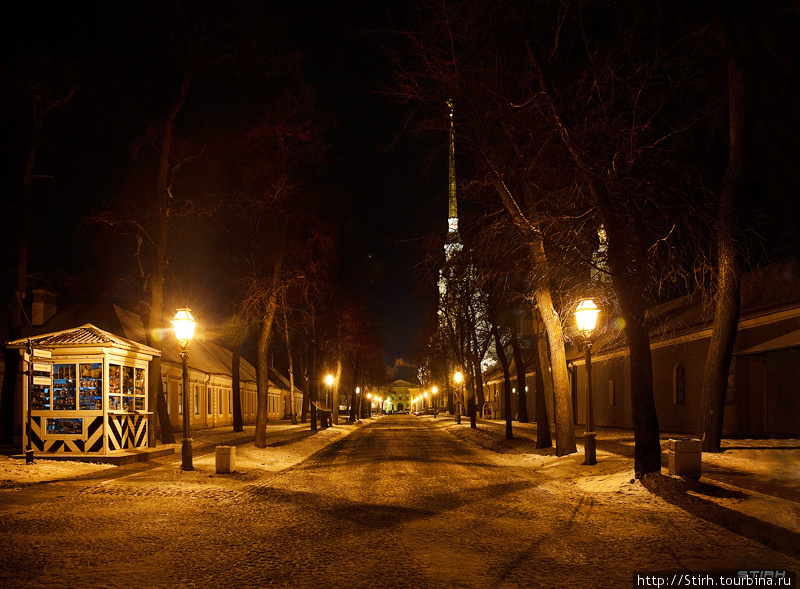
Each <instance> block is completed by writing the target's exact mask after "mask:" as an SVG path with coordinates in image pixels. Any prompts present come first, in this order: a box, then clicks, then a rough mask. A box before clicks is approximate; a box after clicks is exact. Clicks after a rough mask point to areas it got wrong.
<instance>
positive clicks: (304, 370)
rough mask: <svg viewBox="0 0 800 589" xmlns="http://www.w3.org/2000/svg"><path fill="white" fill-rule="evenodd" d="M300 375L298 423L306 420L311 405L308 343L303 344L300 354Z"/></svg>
mask: <svg viewBox="0 0 800 589" xmlns="http://www.w3.org/2000/svg"><path fill="white" fill-rule="evenodd" d="M300 362H301V363H302V366H301V368H300V374H302V375H303V407H302V409H301V412H300V423H306V421H307V420H308V410H309V407H310V405H311V394H310V393H311V391H310V389H309V386H308V342H306V343H305V344H303V348H302V354H300Z"/></svg>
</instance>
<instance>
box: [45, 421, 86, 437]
mask: <svg viewBox="0 0 800 589" xmlns="http://www.w3.org/2000/svg"><path fill="white" fill-rule="evenodd" d="M47 433H48V434H51V435H76V436H82V435H83V419H81V418H80V417H70V418H65V417H48V418H47Z"/></svg>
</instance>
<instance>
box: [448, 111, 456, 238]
mask: <svg viewBox="0 0 800 589" xmlns="http://www.w3.org/2000/svg"><path fill="white" fill-rule="evenodd" d="M447 109H448V111H449V115H450V160H449V162H448V170H449V172H450V190H449V194H450V214H449V216H448V219H456V229H455V231H458V204H457V202H456V131H455V126H454V123H453V101H452V100H448V101H447ZM451 231H453V229H451Z"/></svg>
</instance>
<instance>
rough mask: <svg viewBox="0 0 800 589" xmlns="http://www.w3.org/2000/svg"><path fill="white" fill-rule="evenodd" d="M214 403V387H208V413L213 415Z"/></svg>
mask: <svg viewBox="0 0 800 589" xmlns="http://www.w3.org/2000/svg"><path fill="white" fill-rule="evenodd" d="M213 404H214V389H213V388H211V387H208V388H206V413H207V414H208V415H211V406H212V405H213Z"/></svg>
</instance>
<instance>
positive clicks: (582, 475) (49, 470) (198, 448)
mask: <svg viewBox="0 0 800 589" xmlns="http://www.w3.org/2000/svg"><path fill="white" fill-rule="evenodd" d="M409 418H410V419H424V420H425V421H427V422H428V423H431V424H433V425H436V426H437V427H441V428H443V429H444V430H446V431H447V432H449V433H450V434H452V435H454V436H456V437H457V438H459V439H461V440H463V441H464V442H465V443H471V444H475V445H477V446H480V447H482V448H484V449H487V450H490V451H491V452H492V453H493V455H494V457H495V459H496V461H497V462H498V463H499V464H502V465H505V466H509V467H512V468H516V469H520V470H521V471H524V472H526V473H530V474H531V475H543V476H544V477H546V479H545V481H544V482H542V483H541V486H542V488H544V489H552V491H553V492H554V493H558V492H563V491H565V490H566V491H569V492H573V491H574V492H584V493H590V494H595V493H602V494H605V495H604V496H606V497H609V498H610V497H615V498H618V499H619V500H624V499H625V497H626V496H629V495H636V496H637V499H640V500H645V501H650V500H652V501H662V500H665V499H663V497H668V496H669V495H670V494H672V495H681V496H683V497H690V498H691V497H695V498H697V499H698V501H710V502H713V503H715V504H716V505H718V506H722V507H725V508H728V509H732V510H735V511H737V512H739V513H743V514H745V515H748V516H752V517H755V518H758V519H760V520H762V521H766V522H768V523H772V524H774V525H777V526H780V527H782V528H784V529H787V530H790V531H793V532H796V533H800V502H798V501H797V500H796V499H792V498H789V499H787V498H786V497H784V498H780V497H779V496H776V495H780V493H771V492H759V491H757V490H751V489H745V488H742V486H737V485H736V484H727V483H726V482H722V479H721V478H720V479H719V480H716V479H714V478H713V476H714V475H713V473H709V477H711V478H703V479H701V481H700V482H692V481H684V480H683V479H679V478H677V477H669V476H662V477H659V478H658V479H657V480H649V481H648V483H647V485H648V487H646V486H645V485H643V484H642V482H641V481H638V480H634V476H633V458H632V454H633V452H632V450H633V438H632V433H631V432H630V431H624V430H600V432H599V433H598V450H597V464H596V465H593V466H585V465H583V464H582V462H583V447H582V446H581V445H580V444H578V452H577V453H575V454H571V455H568V456H562V457H558V456H555V451H554V449H553V448H547V449H542V450H539V449H536V447H535V446H536V445H535V435H536V434H535V429H533V427H534V426H532V425H531V424H516V423H515V424H514V428H513V429H514V439H513V440H506V439H505V429H504V424H503V423H502V422H483V421H482V422H480V423H479V424H478V428H477V429H472V428H470V426H469V420H468V419H466V418H465V419H464V420H462V424H461V425H457V424H455V423H454V422H453V420H452V418H442V417H439V418H438V419H433V418H432V417H430V416H425V417H409ZM376 419H380V418H373V419H368V420H362V421H361V422H358V423H357V424H347V423H343V424H341V425H337V426H333V427H331V428H328V429H325V430H319V431H318V432H317V433H315V434H313V435H312V434H311V432H309V431H307V430H302V431H298V429H297V428H294V429H292V426H290V425H288V424H285V423H275V424H270V425H269V428H268V432H269V436H270V438H268V441H267V443H268V446H267V447H266V448H263V449H260V448H256V447H255V446H254V445H253V444H252V442H248V443H244V444H241V445H238V446H237V448H236V456H235V472H234V473H233V474H229V475H218V474H216V472H215V460H216V459H215V454H214V446H216V445H218V444H221V443H225V442H228V441H230V440H232V439H236V438H237V437H239V438H244V437H247V436H248V435H249V436H252V434H253V426H249V427H246V428H245V431H244V432H243V433H233V432H232V431H231V428H219V430H218V431H217V430H215V431H210V430H207V431H204V432H198V433H195V435H196V437H197V439H196V440H195V458H194V467H195V470H194V471H191V472H184V471H182V470H181V469H180V445H179V444H178V445H177V446H176V448H177V451H176V454H175V455H172V456H169V457H163V458H158V459H155V460H153V461H151V462H153V463H155V462H157V463H158V464H159V465H161V466H163V468H149V469H145V470H143V471H142V472H136V473H135V474H131V475H128V476H127V477H126V480H128V481H129V482H131V483H139V484H142V485H145V486H153V487H156V486H168V487H176V488H177V487H179V486H181V485H186V484H189V485H192V486H202V487H209V486H215V487H223V488H235V487H239V486H241V485H243V484H249V483H250V482H252V481H255V480H256V479H258V478H260V477H261V476H264V475H267V474H272V473H276V472H279V471H282V470H285V469H287V468H290V467H292V466H294V465H296V464H298V463H300V462H302V461H303V460H305V459H306V458H308V457H309V456H311V455H312V454H314V453H315V452H318V451H319V450H321V449H323V448H325V447H326V446H328V445H330V444H332V443H334V442H335V441H337V440H339V439H341V438H343V437H344V436H346V435H348V434H349V433H350V432H352V431H353V430H354V429H356V428H358V427H361V426H363V425H365V424H368V423H372V422H374V421H375V420H376ZM283 430H286V431H283ZM669 437H675V436H669V435H663V436H662V444H663V447H664V448H666V444H667V439H668V438H669ZM578 441H580V437H578ZM605 444H608V445H609V446H611V447H613V448H614V449H615V451H614V452H609V451H606V450H603V449H602V447H603V446H604V445H605ZM607 447H608V446H607ZM723 448H725V452H723V453H721V454H703V465H704V466H703V467H704V469H705V468H706V467H708V470H709V471H710V470H711V469H712V467H713V468H716V469H717V471H719V470H720V469H722V470H724V471H725V472H734V473H738V474H739V476H740V480H741V477H745V479H747V480H749V479H753V480H756V479H757V480H759V481H761V482H762V490H766V491H769V490H770V489H769V486H770V484H773V485H774V486H775V488H778V489H780V488H791V487H793V488H797V486H798V481H800V441H799V440H725V441H724V443H723ZM118 468H119V467H116V466H110V465H106V464H93V463H81V462H70V461H63V462H62V461H52V460H36V462H35V463H34V464H31V465H28V464H25V460H24V459H20V458H12V457H9V456H0V488H4V487H5V488H13V487H19V486H23V485H26V484H35V483H41V482H46V481H61V480H71V479H72V480H74V479H81V478H87V477H101V478H102V477H104V476H109V477H114V473H115V472H116V471H117V469H118ZM704 472H705V471H704ZM662 474H663V475H667V470H666V469H662ZM718 478H719V477H718ZM108 484H114V483H113V481H112V482H109V483H108ZM765 485H766V486H765ZM648 488H649V489H650V490H648ZM651 491H655V492H656V494H653V493H651ZM656 495H660V496H656ZM792 497H793V496H792Z"/></svg>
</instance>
